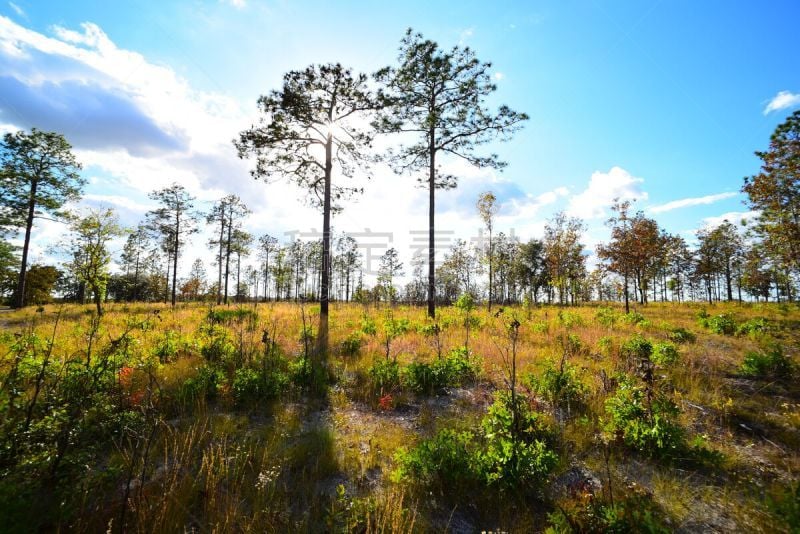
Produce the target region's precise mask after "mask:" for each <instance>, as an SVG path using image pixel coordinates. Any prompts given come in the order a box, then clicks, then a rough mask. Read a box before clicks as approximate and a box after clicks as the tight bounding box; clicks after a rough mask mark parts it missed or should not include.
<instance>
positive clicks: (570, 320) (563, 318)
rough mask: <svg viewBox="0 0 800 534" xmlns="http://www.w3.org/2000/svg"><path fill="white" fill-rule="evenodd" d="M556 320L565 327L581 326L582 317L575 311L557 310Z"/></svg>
mask: <svg viewBox="0 0 800 534" xmlns="http://www.w3.org/2000/svg"><path fill="white" fill-rule="evenodd" d="M558 322H559V323H561V324H562V325H563V326H564V327H565V328H573V327H575V326H583V319H582V318H581V316H580V315H578V314H577V313H573V312H569V311H564V310H558Z"/></svg>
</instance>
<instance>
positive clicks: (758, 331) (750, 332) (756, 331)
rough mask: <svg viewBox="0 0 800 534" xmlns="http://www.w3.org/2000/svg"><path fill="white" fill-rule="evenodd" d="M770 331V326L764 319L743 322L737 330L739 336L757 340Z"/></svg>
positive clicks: (758, 318)
mask: <svg viewBox="0 0 800 534" xmlns="http://www.w3.org/2000/svg"><path fill="white" fill-rule="evenodd" d="M768 331H769V324H768V323H767V320H766V319H764V318H763V317H756V318H754V319H750V320H748V321H745V322H743V323H742V324H740V325H739V326H738V327H737V328H736V335H737V336H748V337H750V338H753V339H757V338H758V337H759V336H761V335H763V334H766V333H767V332H768Z"/></svg>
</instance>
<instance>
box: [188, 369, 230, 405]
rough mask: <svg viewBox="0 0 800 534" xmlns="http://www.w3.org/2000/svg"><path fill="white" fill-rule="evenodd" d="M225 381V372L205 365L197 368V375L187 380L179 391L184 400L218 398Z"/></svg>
mask: <svg viewBox="0 0 800 534" xmlns="http://www.w3.org/2000/svg"><path fill="white" fill-rule="evenodd" d="M224 383H225V374H224V373H223V372H222V371H221V370H220V369H215V368H213V367H209V366H208V365H204V366H202V367H200V368H199V369H198V370H197V375H196V376H194V377H193V378H189V379H188V380H186V381H185V382H184V383H183V385H182V386H181V389H180V392H179V393H178V396H179V398H181V399H182V400H184V401H190V402H191V401H196V400H199V399H213V398H216V396H217V394H218V393H219V390H220V389H221V388H222V386H223V384H224Z"/></svg>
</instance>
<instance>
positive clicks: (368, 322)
mask: <svg viewBox="0 0 800 534" xmlns="http://www.w3.org/2000/svg"><path fill="white" fill-rule="evenodd" d="M361 331H362V332H363V333H364V335H366V336H374V335H375V334H377V333H378V327H377V325H376V324H375V320H374V319H372V317H364V318H363V319H361Z"/></svg>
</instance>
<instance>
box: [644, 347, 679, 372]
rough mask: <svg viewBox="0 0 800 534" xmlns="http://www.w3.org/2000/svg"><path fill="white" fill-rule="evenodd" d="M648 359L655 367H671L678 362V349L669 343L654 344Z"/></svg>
mask: <svg viewBox="0 0 800 534" xmlns="http://www.w3.org/2000/svg"><path fill="white" fill-rule="evenodd" d="M650 359H651V360H652V361H653V363H655V364H657V365H661V366H668V365H672V364H673V363H675V362H676V361H678V348H677V347H676V346H675V344H674V343H670V342H669V341H665V342H663V343H656V344H655V345H653V353H652V355H651V356H650Z"/></svg>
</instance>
